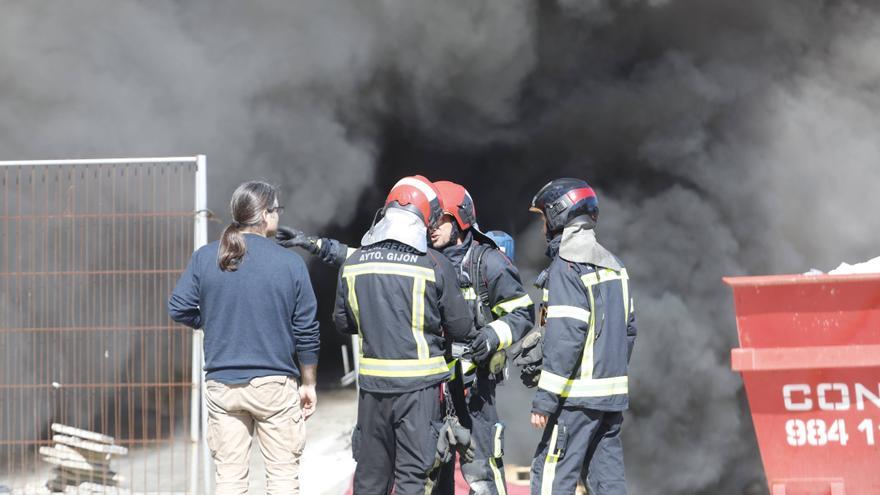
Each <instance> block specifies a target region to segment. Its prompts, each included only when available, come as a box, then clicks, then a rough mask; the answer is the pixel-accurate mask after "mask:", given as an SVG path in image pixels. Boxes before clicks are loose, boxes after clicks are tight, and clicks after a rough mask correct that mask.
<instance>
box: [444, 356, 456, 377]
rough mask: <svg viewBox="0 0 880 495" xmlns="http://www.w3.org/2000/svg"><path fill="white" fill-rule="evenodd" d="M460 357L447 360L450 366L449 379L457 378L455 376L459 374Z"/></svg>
mask: <svg viewBox="0 0 880 495" xmlns="http://www.w3.org/2000/svg"><path fill="white" fill-rule="evenodd" d="M457 364H458V359H453V360H452V361H447V363H446V366H447V367H449V373H450V375H449V381H450V382H451V381H452V380H455V377H457V376H458V371H457V370H458V366H456V365H457Z"/></svg>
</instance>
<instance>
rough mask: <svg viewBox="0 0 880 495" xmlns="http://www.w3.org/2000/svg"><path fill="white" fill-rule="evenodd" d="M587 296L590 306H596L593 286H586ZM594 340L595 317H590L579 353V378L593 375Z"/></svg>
mask: <svg viewBox="0 0 880 495" xmlns="http://www.w3.org/2000/svg"><path fill="white" fill-rule="evenodd" d="M587 296H588V297H589V298H590V307H591V308H595V307H596V300H595V299H594V298H593V287H587ZM595 341H596V318H590V329H589V330H587V338H586V340H585V341H584V351H583V354H581V374H580V377H581V378H592V377H593V343H594V342H595Z"/></svg>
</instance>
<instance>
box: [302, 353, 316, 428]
mask: <svg viewBox="0 0 880 495" xmlns="http://www.w3.org/2000/svg"><path fill="white" fill-rule="evenodd" d="M300 372H301V373H302V376H301V377H300V380H301V381H302V383H300V386H299V405H300V407H301V408H302V412H303V418H305V419H309V416H311V415H312V414H315V408H317V407H318V394H316V393H315V384H316V383H317V382H318V380H317V377H318V365H317V364H303V365H301V366H300Z"/></svg>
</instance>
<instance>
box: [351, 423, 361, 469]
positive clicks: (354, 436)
mask: <svg viewBox="0 0 880 495" xmlns="http://www.w3.org/2000/svg"><path fill="white" fill-rule="evenodd" d="M360 454H361V429H360V427H359V426H355V427H354V429H353V430H351V457H352V458H353V459H354V460H355V462H357V461H358V458H359V457H360Z"/></svg>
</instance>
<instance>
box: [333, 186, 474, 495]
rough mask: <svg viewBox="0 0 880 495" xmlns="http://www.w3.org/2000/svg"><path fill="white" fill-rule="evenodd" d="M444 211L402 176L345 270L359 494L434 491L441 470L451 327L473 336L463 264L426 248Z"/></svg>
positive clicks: (339, 303)
mask: <svg viewBox="0 0 880 495" xmlns="http://www.w3.org/2000/svg"><path fill="white" fill-rule="evenodd" d="M440 214H441V211H440V206H439V201H438V198H437V194H436V190H435V189H434V187H433V185H432V184H431V183H430V182H429V181H428V180H427V179H425V178H424V177H421V176H415V177H406V178H404V179H401V180H400V181H398V182H397V184H395V186H394V187H393V188H392V189H391V192H390V193H389V195H388V198H387V199H386V202H385V208H384V214H383V217H382V219H381V220H380V221H379V222H378V223H376V224H375V225H374V226H373V227H372V228H371V229H370V230H369V231H368V232H367V233H366V234H365V235H364V237H363V239H362V240H361V245H362V247H361V248H360V249H357V250H355V251H354V252H353V253H352V254H351V256H349V257H348V259H347V260H346V261H345V262H344V263H343V265H342V268H341V269H340V272H339V281H338V287H337V292H336V304H335V308H334V312H333V317H334V322H335V324H336V328H337V329H338V330H340V331H341V332H344V333H352V334H358V336H359V337H360V352H361V354H360V361H359V366H358V382H359V385H360V396H359V400H358V419H357V426H356V428H355V431H354V432H353V434H352V453H353V455H354V457H355V460H356V461H357V468H356V470H355V476H354V493H355V494H356V495H363V494H382V495H386V494H388V493H390V492H391V489H392V486H393V487H394V490H395V493H397V494H398V495H410V494H420V495H422V494H425V493H430V491H431V488H432V485H433V479H434V478H435V477H436V471H437V469H436V468H437V465H436V462H435V458H436V450H437V438H438V436H437V431H438V428H439V425H440V424H441V422H442V419H443V412H444V408H443V404H444V402H443V392H442V391H441V383H443V382H445V381H446V380H447V379H448V378H449V376H450V372H449V367H448V366H447V365H446V361H445V359H444V352H445V348H446V347H447V343H446V339H445V338H444V335H443V331H444V330H445V332H446V333H447V334H448V335H449V336H450V337H451V338H455V339H461V340H464V341H470V340H471V339H472V338H473V337H474V336H475V334H474V330H473V324H472V318H471V315H470V311H469V310H468V307H467V305H466V303H465V302H464V300H463V299H462V297H461V294H460V292H459V289H458V280H457V276H456V273H455V269H454V268H453V266H452V265H451V264H450V263H449V261H448V260H447V259H446V258H445V257H443V255H441V254H440V253H438V252H437V251H434V250H433V249H429V248H428V247H427V228H428V227H429V226H432V225H434V224H435V223H436V222H437V221H438V220H439V217H440Z"/></svg>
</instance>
